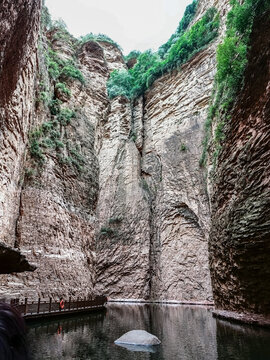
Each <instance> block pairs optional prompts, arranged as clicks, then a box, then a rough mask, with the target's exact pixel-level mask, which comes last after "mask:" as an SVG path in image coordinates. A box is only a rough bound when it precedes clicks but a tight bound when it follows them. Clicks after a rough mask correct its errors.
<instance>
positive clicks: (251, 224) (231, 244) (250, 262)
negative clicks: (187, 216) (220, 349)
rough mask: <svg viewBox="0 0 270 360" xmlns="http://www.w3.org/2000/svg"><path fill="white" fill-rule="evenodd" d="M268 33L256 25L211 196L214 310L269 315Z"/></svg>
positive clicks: (263, 22) (265, 24)
mask: <svg viewBox="0 0 270 360" xmlns="http://www.w3.org/2000/svg"><path fill="white" fill-rule="evenodd" d="M269 39H270V32H269V13H267V14H265V16H264V17H263V18H260V19H257V20H256V22H255V25H254V29H253V33H252V36H251V50H250V53H249V63H248V67H247V70H246V76H245V85H244V88H243V90H242V92H241V95H240V96H239V98H238V99H237V103H236V106H235V108H234V111H233V115H232V118H231V120H230V121H229V123H228V125H227V127H226V140H225V142H224V144H223V149H222V152H221V155H220V158H219V162H218V168H217V171H216V176H215V179H214V188H213V196H212V204H213V205H212V229H211V236H210V263H211V270H212V281H213V291H214V298H215V304H216V306H217V308H218V309H226V310H231V311H238V312H239V311H240V312H241V311H242V312H251V313H259V314H260V313H261V314H269V313H270V223H269V219H270V183H269V173H270V167H269V165H270V163H269V156H270V150H269V143H270V102H269V96H270V51H269V49H270V40H269Z"/></svg>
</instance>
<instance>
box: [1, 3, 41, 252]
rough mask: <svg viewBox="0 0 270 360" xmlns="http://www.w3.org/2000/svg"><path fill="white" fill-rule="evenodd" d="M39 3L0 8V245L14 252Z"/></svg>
mask: <svg viewBox="0 0 270 360" xmlns="http://www.w3.org/2000/svg"><path fill="white" fill-rule="evenodd" d="M39 10H40V1H34V0H19V1H17V2H16V4H15V3H14V2H13V1H9V0H4V1H2V2H1V4H0V14H1V15H0V16H1V17H0V48H1V52H0V84H1V85H0V130H1V131H0V172H1V177H0V189H1V191H0V239H1V241H3V242H5V243H6V244H9V245H11V246H14V243H15V240H16V221H17V217H18V215H19V214H18V207H19V201H20V191H21V181H20V180H21V175H22V173H23V167H24V160H25V149H26V145H27V142H28V132H29V128H30V125H31V121H32V111H33V106H32V105H33V98H34V95H33V89H34V78H35V71H36V45H37V37H38V36H37V35H38V29H39V12H40V11H39Z"/></svg>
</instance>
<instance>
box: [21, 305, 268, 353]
mask: <svg viewBox="0 0 270 360" xmlns="http://www.w3.org/2000/svg"><path fill="white" fill-rule="evenodd" d="M137 329H138V330H139V329H141V330H146V331H148V332H150V333H152V334H154V335H156V336H157V337H158V338H159V339H160V340H161V342H162V343H161V345H160V346H158V348H157V350H156V352H153V353H151V352H143V351H142V352H141V351H139V352H134V351H131V350H132V349H127V348H124V347H120V346H117V345H115V344H114V341H115V340H116V339H118V338H119V337H120V336H121V335H123V334H124V333H126V332H127V331H130V330H137ZM28 339H29V346H30V350H31V353H32V354H33V360H41V359H42V360H43V359H48V360H49V359H50V360H51V359H65V360H69V359H76V360H83V359H85V360H86V359H87V360H88V359H91V360H100V359H102V360H116V359H117V360H118V359H121V360H133V359H134V360H178V359H179V360H225V359H226V360H230V359H233V360H244V359H245V360H269V359H270V332H269V331H266V330H263V329H255V328H254V329H253V328H249V327H243V326H239V325H233V324H230V323H228V322H224V321H221V320H215V319H213V318H212V315H211V310H210V309H207V308H203V307H189V306H178V305H171V306H169V305H137V304H136V305H123V304H110V305H109V306H108V308H107V311H103V312H98V313H92V314H90V315H84V316H81V317H76V318H70V319H63V320H61V321H50V322H47V323H36V324H33V325H31V326H30V327H29V333H28Z"/></svg>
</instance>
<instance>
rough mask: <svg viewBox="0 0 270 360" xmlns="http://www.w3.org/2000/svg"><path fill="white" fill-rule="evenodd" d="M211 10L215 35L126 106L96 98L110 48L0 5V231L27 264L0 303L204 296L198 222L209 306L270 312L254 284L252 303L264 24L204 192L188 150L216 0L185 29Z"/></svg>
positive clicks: (262, 142)
mask: <svg viewBox="0 0 270 360" xmlns="http://www.w3.org/2000/svg"><path fill="white" fill-rule="evenodd" d="M212 6H215V7H216V8H217V10H218V12H219V16H220V22H221V26H220V31H219V37H218V38H217V39H216V40H214V41H212V42H211V43H210V44H209V45H208V46H204V48H203V49H201V50H200V51H199V52H197V53H196V54H194V55H193V56H192V57H191V59H190V60H189V61H188V62H187V63H185V64H184V65H182V66H181V68H180V69H178V70H174V71H171V72H169V73H167V74H165V75H163V76H161V77H159V78H158V79H157V80H156V81H155V82H154V83H153V84H152V85H151V87H150V88H149V89H148V90H147V91H146V92H145V93H144V95H143V96H140V97H137V98H136V99H135V100H129V99H127V98H126V97H123V96H118V97H116V98H114V99H109V97H108V95H107V87H106V84H107V80H108V78H109V76H110V73H111V72H112V71H113V70H119V69H127V65H126V64H125V61H124V59H123V56H122V53H121V51H120V50H119V48H118V47H117V46H115V45H114V44H112V43H110V42H109V41H102V39H97V40H94V39H93V40H89V41H86V42H79V41H78V40H76V39H74V38H73V37H72V36H71V35H69V34H68V32H67V31H66V30H65V29H63V28H62V29H59V28H58V29H57V28H50V29H48V28H46V25H44V24H43V25H42V27H41V28H40V27H39V16H40V15H39V14H40V4H39V2H37V1H34V0H33V1H31V0H24V1H23V0H21V1H19V2H18V6H16V8H15V7H14V5H13V4H12V1H9V0H5V1H4V3H2V4H1V5H0V10H1V12H0V13H1V14H3V15H2V16H4V18H2V19H1V22H0V30H1V34H2V37H1V39H0V40H1V42H0V43H1V48H2V49H3V51H1V57H0V80H1V89H0V91H1V93H0V95H1V96H0V114H1V135H0V136H1V137H0V159H1V176H0V181H1V182H0V184H1V185H0V186H1V192H0V236H1V239H0V240H1V241H2V242H3V243H4V244H5V246H10V247H15V248H17V249H19V250H20V251H21V253H22V254H23V255H25V256H26V258H27V260H28V261H31V262H32V263H33V264H35V265H36V267H37V269H36V270H35V272H33V273H31V274H27V275H26V274H13V275H8V276H2V277H1V289H0V296H1V297H15V296H16V297H20V296H27V297H28V298H35V297H37V296H38V295H39V296H41V297H47V296H52V297H54V298H58V297H59V296H85V295H91V294H94V293H104V294H106V295H108V296H110V297H111V298H114V299H117V298H118V299H119V298H125V299H151V300H162V299H163V300H165V299H167V300H168V299H171V300H180V301H184V302H185V301H186V302H200V303H204V302H209V301H210V302H211V301H212V287H211V281H210V270H209V261H208V259H209V253H208V235H209V230H210V247H209V250H210V265H211V270H212V284H213V292H214V298H215V302H216V304H217V307H218V308H223V309H224V308H225V309H228V310H235V311H250V312H257V313H266V312H267V311H268V309H269V301H268V297H269V296H268V295H269V287H268V286H266V282H265V281H261V282H260V283H259V289H260V294H259V295H258V294H257V295H256V296H257V300H256V301H255V300H254V292H256V293H257V291H258V286H257V287H256V286H255V282H257V281H258V274H259V275H260V277H261V278H262V277H264V278H265V279H267V278H268V277H269V274H268V272H269V256H268V255H269V254H268V252H269V251H268V250H269V249H268V247H269V246H268V245H267V244H268V242H267V239H268V233H269V226H268V225H269V224H268V222H267V221H268V220H267V217H266V214H267V211H268V207H269V201H268V200H269V184H268V181H267V174H268V173H267V162H266V156H267V154H268V152H267V151H268V147H267V146H268V141H269V140H268V133H267V131H268V115H269V114H268V105H269V104H268V100H267V94H268V88H269V86H268V85H269V84H268V83H269V81H268V80H269V79H268V77H267V76H268V72H269V71H268V70H269V53H268V47H269V44H268V38H267V37H266V36H264V37H263V36H262V34H263V33H264V31H263V29H262V28H261V27H262V25H261V24H265V23H266V22H267V21H268V20H267V19H268V18H267V17H265V18H262V19H259V20H257V22H256V23H255V25H254V30H253V33H252V49H251V51H250V55H249V65H248V69H247V72H246V81H245V87H244V89H243V90H242V93H241V96H240V97H239V99H238V101H237V103H236V106H235V108H234V110H233V116H232V117H231V119H230V121H229V122H228V123H227V125H226V128H225V130H226V133H225V135H226V137H225V140H224V144H223V148H222V151H221V153H220V156H219V158H218V161H217V167H216V173H215V176H214V178H213V179H212V180H211V181H212V190H211V192H210V194H209V193H208V190H209V186H208V185H209V179H208V180H207V172H206V169H204V168H202V167H200V166H199V159H200V157H201V153H202V145H201V144H202V141H203V137H204V123H205V120H206V118H207V112H208V107H209V103H210V100H211V94H212V90H213V84H214V77H215V73H216V49H217V45H218V43H219V42H220V41H221V39H222V37H223V36H224V31H225V19H226V14H227V11H228V8H229V1H227V0H220V1H214V0H213V1H206V0H201V1H199V3H198V6H197V12H196V14H195V17H194V19H193V20H192V23H191V24H190V26H192V24H195V23H196V22H198V21H199V19H201V18H202V16H203V15H204V14H205V12H206V11H207V9H209V8H210V7H212ZM264 27H265V25H264ZM22 29H23V30H24V31H22ZM37 45H38V46H37ZM37 47H38V51H37ZM262 48H263V49H264V51H263V52H262V51H260V49H262ZM258 54H260V56H258ZM258 69H263V71H261V70H260V72H259V73H258ZM250 78H252V79H255V80H254V81H253V82H250V81H249V79H250ZM211 174H213V172H212V173H211ZM209 195H210V198H211V202H210V201H209ZM210 208H211V211H210ZM210 212H212V221H211V220H210ZM267 249H268V250H267ZM262 274H263V276H262Z"/></svg>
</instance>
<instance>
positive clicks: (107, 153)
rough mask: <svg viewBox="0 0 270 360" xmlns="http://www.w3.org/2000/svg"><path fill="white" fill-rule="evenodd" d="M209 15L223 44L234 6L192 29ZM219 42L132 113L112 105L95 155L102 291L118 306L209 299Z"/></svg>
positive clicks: (123, 104)
mask: <svg viewBox="0 0 270 360" xmlns="http://www.w3.org/2000/svg"><path fill="white" fill-rule="evenodd" d="M213 5H218V9H219V11H220V12H221V15H222V16H221V22H222V31H221V36H222V34H223V29H224V20H225V14H226V12H227V10H228V1H220V2H218V3H217V2H206V1H201V2H200V4H199V9H198V13H197V16H196V19H195V21H196V20H198V19H199V18H200V17H201V16H202V14H203V13H204V12H205V11H206V10H207V9H208V8H209V7H211V6H213ZM218 41H220V40H218ZM218 41H217V42H215V43H213V44H212V45H211V46H210V47H209V48H207V49H206V50H204V51H202V52H200V53H199V54H198V55H196V56H194V57H193V59H192V60H191V61H190V62H189V63H188V64H187V65H184V66H183V67H182V69H181V71H179V72H174V73H172V74H170V75H167V76H164V77H162V78H160V79H159V80H157V81H156V82H155V83H154V84H153V86H152V87H151V89H150V90H149V91H148V92H147V93H146V94H145V96H144V97H143V98H141V99H139V100H137V101H136V102H135V103H134V104H132V106H131V105H130V104H129V102H127V101H126V100H124V99H122V98H120V99H115V100H113V102H112V103H111V108H110V114H109V117H108V120H109V121H108V122H107V124H106V125H105V128H104V130H103V131H104V134H106V135H104V136H103V144H102V148H101V152H100V154H99V158H100V161H99V163H100V178H99V179H100V194H99V200H98V206H97V209H98V211H97V214H98V215H97V216H98V228H97V231H98V236H97V241H98V243H97V288H98V289H99V291H101V292H104V293H106V294H107V295H109V296H110V297H112V298H147V299H175V300H183V301H195V302H196V301H197V302H199V301H200V302H204V301H207V300H210V301H211V299H212V291H211V282H210V273H209V265H208V242H207V239H208V230H209V220H210V212H209V201H208V197H207V191H206V181H205V178H204V176H205V174H204V172H203V170H202V169H200V167H199V158H200V156H201V152H202V148H201V143H202V139H203V133H204V130H203V126H204V121H205V118H206V116H207V108H208V104H209V100H210V96H211V92H212V86H213V78H214V74H215V51H216V46H217V43H218Z"/></svg>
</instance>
